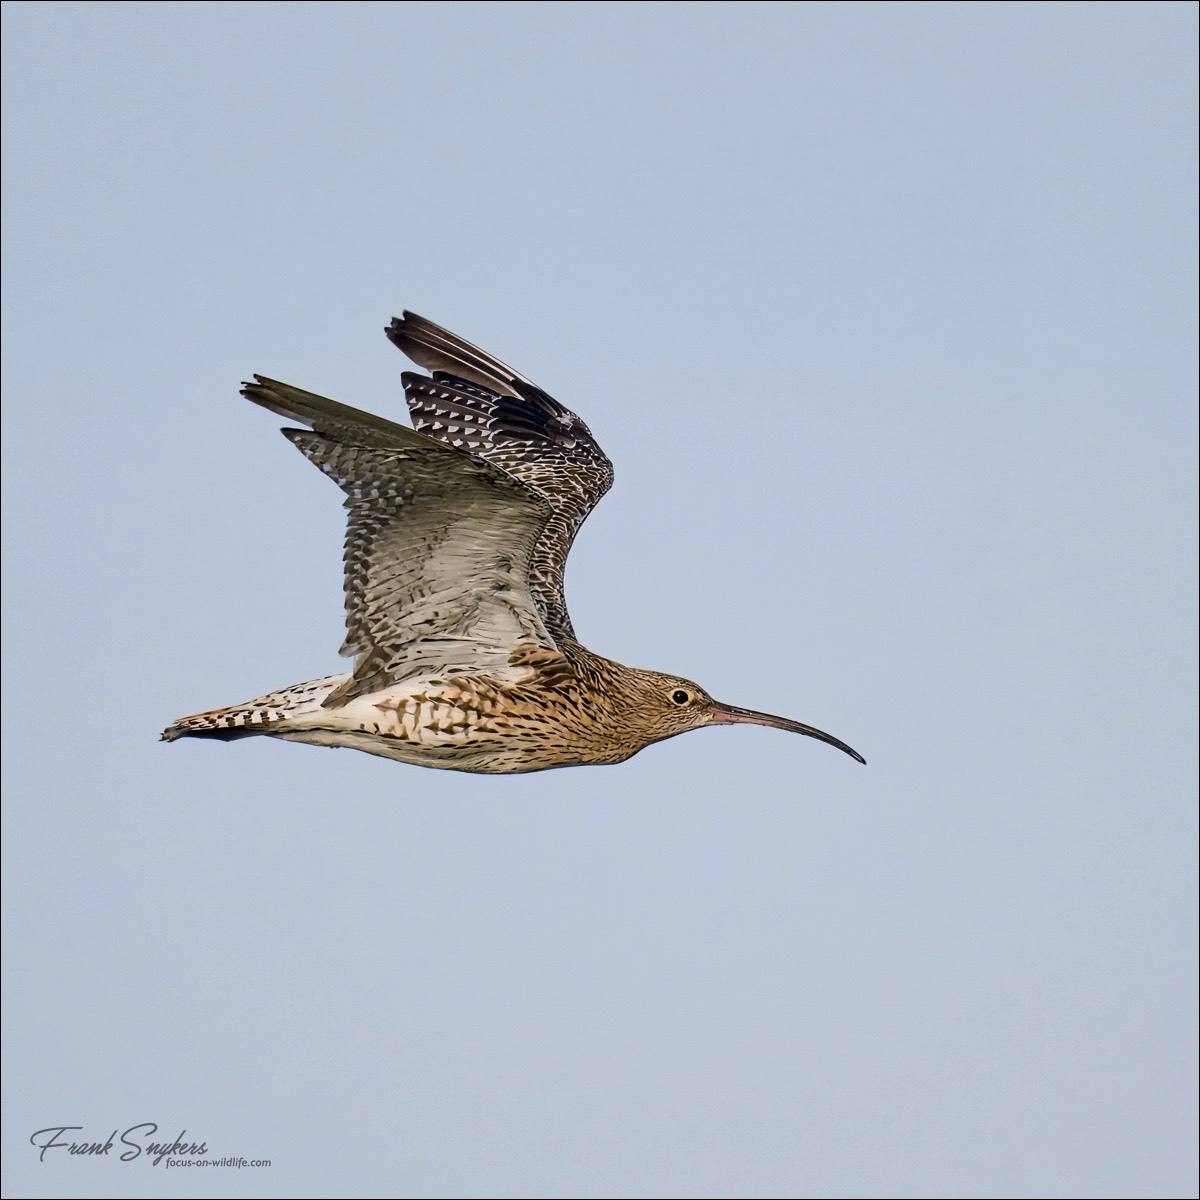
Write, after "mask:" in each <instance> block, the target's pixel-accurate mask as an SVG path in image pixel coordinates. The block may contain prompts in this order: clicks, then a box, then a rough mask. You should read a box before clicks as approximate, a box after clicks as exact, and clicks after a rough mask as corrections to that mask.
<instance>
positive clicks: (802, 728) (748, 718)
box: [712, 704, 867, 767]
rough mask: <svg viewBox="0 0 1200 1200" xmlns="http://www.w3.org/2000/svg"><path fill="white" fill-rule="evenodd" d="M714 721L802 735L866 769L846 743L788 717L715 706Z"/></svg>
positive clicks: (731, 706)
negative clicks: (768, 727) (835, 749)
mask: <svg viewBox="0 0 1200 1200" xmlns="http://www.w3.org/2000/svg"><path fill="white" fill-rule="evenodd" d="M712 711H713V721H714V723H715V724H718V725H769V726H770V727H771V728H772V729H786V730H788V731H789V732H790V733H802V734H804V735H805V736H806V737H811V738H816V739H817V741H819V742H827V743H828V744H829V745H830V746H836V747H837V748H838V749H839V750H840V751H842V753H843V754H848V755H850V757H851V758H853V759H857V760H858V761H859V762H860V763H862V764H863V766H864V767H865V766H866V765H867V760H866V759H865V758H863V756H862V755H861V754H859V752H858V751H857V750H851V749H850V747H849V746H847V745H846V743H845V742H839V741H838V739H837V738H835V737H833V736H832V734H828V733H823V732H822V731H821V730H820V729H814V728H813V727H812V726H811V725H803V724H801V723H800V722H799V721H789V720H788V719H787V717H772V716H770V715H769V714H767V713H760V712H755V711H754V710H753V709H752V708H735V707H734V706H733V705H732V704H714V705H713V710H712Z"/></svg>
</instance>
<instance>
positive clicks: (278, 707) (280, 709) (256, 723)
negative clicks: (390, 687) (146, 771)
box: [161, 675, 347, 742]
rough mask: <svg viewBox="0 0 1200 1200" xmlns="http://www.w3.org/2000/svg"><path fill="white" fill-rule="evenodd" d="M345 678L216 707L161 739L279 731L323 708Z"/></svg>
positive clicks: (181, 720)
mask: <svg viewBox="0 0 1200 1200" xmlns="http://www.w3.org/2000/svg"><path fill="white" fill-rule="evenodd" d="M346 678H347V676H345V675H330V676H327V677H326V678H324V679H314V680H311V681H310V682H308V683H297V684H294V685H293V686H292V687H289V688H283V689H282V690H280V691H278V692H270V693H268V694H267V695H265V696H259V697H258V699H256V700H247V701H246V702H245V703H243V704H234V705H231V706H230V707H229V708H214V709H211V710H209V711H208V712H202V713H194V714H193V715H192V716H190V717H180V718H179V720H178V721H173V722H172V723H171V724H170V725H168V726H167V727H166V729H164V730H163V731H162V735H161V740H162V741H164V742H173V741H176V740H177V739H178V738H182V737H207V738H218V739H219V740H221V741H224V742H231V741H235V740H236V739H237V738H244V737H252V736H253V735H255V734H261V733H275V732H278V731H279V729H280V728H282V727H285V726H286V725H287V724H288V721H289V719H290V718H293V717H296V716H299V715H300V714H302V713H309V712H313V711H315V710H318V709H320V707H321V701H322V700H323V699H324V698H325V697H326V696H327V695H328V694H329V693H330V692H331V691H332V690H333V689H334V688H335V687H337V686H338V684H340V683H343V682H344V681H345V680H346Z"/></svg>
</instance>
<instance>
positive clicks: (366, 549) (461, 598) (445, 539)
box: [242, 375, 556, 705]
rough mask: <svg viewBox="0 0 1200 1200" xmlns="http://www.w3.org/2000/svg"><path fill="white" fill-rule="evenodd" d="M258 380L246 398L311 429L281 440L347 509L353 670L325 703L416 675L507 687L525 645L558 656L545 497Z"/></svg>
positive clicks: (342, 409)
mask: <svg viewBox="0 0 1200 1200" xmlns="http://www.w3.org/2000/svg"><path fill="white" fill-rule="evenodd" d="M255 379H256V380H257V383H251V384H246V385H245V387H244V389H243V391H242V395H244V396H245V397H246V398H247V399H248V400H253V401H254V403H255V404H261V405H262V406H263V407H264V408H269V409H271V411H272V412H277V413H279V414H280V415H282V416H285V417H289V418H291V419H292V420H295V421H299V422H302V423H303V424H304V425H307V426H308V429H309V430H311V431H312V432H309V431H308V430H302V429H285V430H284V431H283V432H284V434H285V435H286V436H287V437H288V438H289V439H290V440H291V441H292V442H293V443H294V444H295V445H296V446H297V447H298V448H299V449H300V450H301V451H302V452H303V453H304V454H305V455H306V456H307V457H308V458H309V459H311V460H312V461H313V462H314V463H316V465H317V466H318V467H320V468H321V470H322V471H324V472H325V474H326V475H328V476H330V478H332V479H334V480H335V481H336V482H337V484H338V485H339V486H340V487H341V489H342V490H343V491H344V492H345V493H346V496H347V499H346V507H347V508H348V509H349V510H350V519H349V527H348V529H347V531H346V554H345V560H346V585H345V586H346V640H345V643H344V644H343V646H342V653H343V654H353V655H354V671H353V674H352V675H351V678H350V680H349V682H348V683H346V684H344V685H343V686H342V687H341V688H339V689H338V690H337V691H335V692H334V693H333V694H332V695H331V696H330V697H329V699H328V700H327V701H326V704H330V705H338V704H344V703H345V702H346V701H347V700H350V699H352V698H353V697H355V696H360V695H364V694H366V693H369V692H375V691H379V690H381V689H382V688H385V687H388V686H390V685H392V684H395V683H399V682H401V681H403V680H405V679H410V678H414V677H417V676H421V675H429V674H435V675H456V674H466V673H470V674H476V673H483V674H489V675H493V676H497V677H500V678H505V677H507V676H509V675H512V674H514V672H516V673H517V674H519V673H520V671H519V670H518V668H517V667H516V664H515V663H513V661H512V656H513V652H514V650H516V648H517V646H518V645H521V646H523V647H530V646H533V647H540V648H542V649H545V650H549V651H555V650H556V646H555V643H554V641H553V639H552V638H551V636H550V634H549V632H548V631H547V629H546V626H545V623H544V621H543V620H542V616H541V614H540V612H539V610H538V608H537V606H536V604H535V603H534V599H533V596H532V595H531V592H530V585H529V573H530V559H531V557H532V554H533V549H534V546H535V545H536V544H537V542H538V540H539V538H540V537H541V535H542V532H543V530H544V529H545V528H546V525H547V523H548V521H549V519H550V516H551V510H550V506H549V504H547V502H546V501H545V500H544V499H543V498H542V497H541V496H539V495H537V494H536V493H535V492H533V491H531V490H530V489H529V488H528V487H526V486H525V485H524V484H522V483H520V482H518V481H517V480H515V479H513V478H512V477H511V476H508V475H506V474H505V473H504V472H503V471H501V470H499V469H497V468H496V467H493V466H492V465H490V464H489V463H486V462H482V461H480V460H478V459H475V458H472V457H470V456H469V455H467V454H464V453H462V452H461V451H459V450H455V449H452V448H449V447H447V446H444V445H442V444H441V443H440V442H436V441H434V440H432V439H431V438H427V437H424V436H423V435H422V434H420V433H415V432H414V431H413V430H411V429H408V428H406V427H405V426H403V425H396V424H394V423H393V422H391V421H385V420H383V419H382V418H381V417H375V416H372V415H371V414H370V413H365V412H361V411H359V410H358V409H354V408H350V407H348V406H347V405H344V404H338V403H337V402H336V401H333V400H326V399H324V398H323V397H321V396H314V395H313V394H312V393H311V392H302V391H300V389H298V388H293V387H289V386H288V385H287V384H284V383H277V382H275V381H274V380H271V379H264V378H263V377H262V376H261V375H256V376H255ZM523 653H525V654H528V649H525V650H523ZM518 657H520V656H518Z"/></svg>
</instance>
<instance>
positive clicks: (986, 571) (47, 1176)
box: [3, 3, 1198, 1197]
mask: <svg viewBox="0 0 1200 1200" xmlns="http://www.w3.org/2000/svg"><path fill="white" fill-rule="evenodd" d="M1195 39H1196V8H1195V6H1194V5H1191V4H1163V3H1157V4H1156V3H1130V4H1125V3H1116V4H1089V3H1069V4H1049V5H1044V4H1020V5H1007V4H1005V5H992V4H941V3H939V4H929V5H926V4H893V5H875V4H852V5H842V4H811V5H808V4H805V5H800V4H755V3H737V4H726V3H715V4H695V3H670V4H658V3H645V4H624V3H603V4H591V3H579V4H505V3H498V4H457V3H439V4H352V3H339V4H326V3H305V4H289V3H277V4H186V3H173V4H146V5H130V4H120V3H106V4H35V3H23V4H10V5H6V6H5V9H4V39H3V40H4V80H5V82H4V89H5V90H4V100H5V147H6V156H7V158H6V163H5V176H4V177H5V201H4V203H5V210H4V217H5V241H4V261H5V289H4V328H5V355H4V426H5V429H4V433H5V436H4V456H5V472H4V502H5V513H6V544H7V558H6V578H5V594H4V599H5V603H4V609H3V615H4V631H5V649H6V655H5V672H6V674H5V710H4V721H5V733H6V735H7V737H6V756H5V768H4V769H5V777H4V778H5V788H4V798H5V801H6V816H5V825H4V853H5V866H6V874H7V906H6V924H5V933H6V938H5V952H6V967H7V971H6V978H7V1003H6V1013H7V1016H6V1021H7V1024H6V1047H5V1048H6V1054H5V1063H6V1072H7V1074H6V1087H5V1091H6V1096H5V1104H4V1116H3V1122H4V1124H3V1149H4V1171H5V1176H4V1194H5V1195H6V1196H30V1197H34V1196H37V1197H41V1196H46V1197H51V1196H84V1197H93V1196H95V1197H108V1196H112V1197H117V1196H119V1197H137V1196H155V1197H161V1196H176V1195H178V1196H216V1197H242V1196H246V1197H252V1196H253V1197H256V1196H263V1197H283V1196H301V1197H321V1196H330V1195H342V1196H350V1197H377V1196H378V1197H383V1196H401V1197H453V1196H478V1197H562V1196H579V1197H590V1196H596V1197H600V1196H614V1195H615V1196H621V1197H675V1196H694V1197H743V1196H745V1197H807V1196H812V1197H862V1196H879V1197H907V1196H920V1197H942V1196H945V1197H954V1196H973V1197H990V1196H997V1197H1000V1196H1037V1197H1041V1196H1063V1197H1091V1196H1095V1197H1114V1196H1122V1197H1123V1196H1130V1197H1135V1196H1138V1197H1140V1196H1153V1197H1176V1196H1178V1197H1192V1196H1195V1194H1196V1190H1197V1186H1198V1185H1197V1176H1196V1164H1195V1153H1194V1136H1195V1123H1196V1091H1195V1087H1196V1053H1197V1044H1196V1026H1195V1015H1196V949H1195V934H1196V902H1195V884H1196V849H1195V842H1196V815H1195V814H1196V783H1197V781H1196V768H1195V763H1196V756H1195V745H1196V743H1195V729H1196V716H1197V713H1196V700H1195V666H1196V635H1195V621H1194V618H1195V573H1196V540H1195V539H1196V504H1195V494H1196V493H1195V457H1196V373H1195V353H1196V334H1195V331H1196V322H1197V313H1196V293H1195V285H1196V276H1195V254H1196V232H1195V199H1196V152H1195V141H1196V131H1197V126H1196V111H1195V89H1196V67H1195ZM405 307H407V308H411V309H414V310H416V311H417V312H420V313H422V314H424V315H426V316H429V317H431V318H432V319H434V320H436V321H439V322H442V323H443V324H446V325H448V326H449V327H450V328H452V329H454V330H455V331H457V332H460V333H461V334H463V335H464V336H465V337H467V338H469V339H470V340H472V341H474V342H477V343H479V344H480V345H483V346H485V347H487V348H488V349H489V350H491V351H493V352H495V353H496V354H498V355H500V356H501V357H502V358H504V359H506V360H507V361H509V362H511V363H512V364H513V365H514V366H515V367H516V368H517V369H518V370H520V371H522V372H524V373H525V374H527V375H529V376H531V377H532V378H534V379H535V380H537V381H538V383H539V384H541V385H542V386H543V387H545V388H546V389H547V390H549V391H550V392H551V393H552V394H553V395H555V396H556V397H558V398H559V399H560V400H562V401H563V402H564V403H566V404H567V405H568V406H570V407H571V408H573V409H575V410H576V411H578V412H579V413H580V414H581V415H583V417H584V418H585V420H587V422H588V423H589V424H590V426H591V428H592V430H593V432H594V433H595V435H596V437H597V438H598V440H599V441H600V443H601V444H602V445H603V446H604V448H605V449H606V451H607V452H608V453H609V455H610V457H611V458H612V459H613V461H614V463H615V466H616V474H617V482H616V485H615V487H614V489H613V491H612V493H611V494H610V496H609V497H608V498H607V499H605V500H604V502H603V503H602V504H601V505H600V507H599V508H598V510H597V511H596V513H595V514H594V516H593V517H592V518H591V519H590V520H589V522H588V524H587V525H586V526H585V528H584V530H583V532H582V533H581V535H580V537H579V540H578V541H577V543H576V547H575V551H574V557H573V560H572V565H571V569H570V571H569V573H568V580H567V583H568V598H569V600H570V603H571V609H572V614H573V617H574V621H575V626H576V629H577V630H578V631H579V634H580V636H581V637H582V639H583V640H584V641H585V643H586V644H587V645H589V646H590V647H591V648H592V649H594V650H596V651H597V652H599V653H603V654H607V655H610V656H611V657H614V658H617V659H619V660H621V661H623V662H627V663H630V664H634V665H638V666H643V667H653V668H656V669H660V670H666V671H671V672H677V673H679V674H683V675H686V676H688V677H691V678H694V679H696V680H698V681H699V682H700V683H701V684H703V685H704V686H705V687H706V688H707V689H708V690H710V691H711V692H712V693H713V694H714V695H715V696H717V697H718V698H719V699H721V700H723V701H726V702H729V703H733V704H740V705H748V706H752V707H755V708H760V709H764V710H767V711H769V712H777V713H781V714H785V715H787V716H791V717H794V718H796V719H798V720H802V721H807V722H810V723H812V724H815V725H817V726H819V727H821V728H822V729H827V730H829V731H830V732H831V733H833V734H835V735H836V736H838V737H840V738H843V739H845V740H846V741H848V742H849V743H850V744H851V745H853V746H854V747H856V748H857V749H859V750H861V751H862V752H863V754H864V755H865V756H866V757H867V759H868V762H869V765H868V766H867V767H865V768H864V767H860V766H859V765H858V764H857V763H855V762H853V761H851V760H850V759H849V758H847V757H846V756H845V755H842V754H839V753H837V752H836V751H835V750H833V749H831V748H830V747H828V746H823V745H820V744H819V743H817V742H815V741H812V740H809V739H805V738H798V737H794V736H790V735H787V734H784V733H781V732H778V731H775V730H768V729H762V728H750V727H731V728H723V729H714V730H706V731H703V732H699V733H694V734H689V735H688V736H686V737H681V738H676V739H673V740H671V741H668V742H665V743H662V744H661V745H658V746H655V747H652V748H650V749H648V750H646V751H645V752H644V753H642V754H641V755H639V756H638V757H636V758H634V759H632V760H631V761H629V762H628V763H625V764H623V765H621V766H617V767H605V768H584V769H576V770H567V771H552V772H546V773H543V774H539V775H529V776H513V777H508V778H490V777H485V776H468V775H461V774H456V773H453V772H437V771H429V770H422V769H420V768H416V767H409V766H404V765H401V764H398V763H392V762H388V761H385V760H383V759H377V758H372V757H369V756H367V755H363V754H358V753H354V752H352V751H349V750H338V751H335V752H330V751H327V750H323V749H317V748H313V747H308V746H298V745H289V744H286V743H282V742H277V741H274V740H271V739H267V738H262V739H250V740H247V741H243V742H240V743H236V744H232V745H223V744H215V743H211V742H202V741H184V742H180V743H177V744H173V745H164V744H161V743H159V742H158V741H157V738H158V733H159V731H160V730H161V729H162V727H163V726H164V725H166V724H167V723H168V722H169V721H171V720H172V719H173V718H175V717H178V716H180V715H182V714H184V713H189V712H195V711H197V710H200V709H204V708H208V707H213V706H217V705H222V704H232V703H235V702H238V701H241V700H244V699H246V698H248V697H251V696H254V695H257V694H259V693H261V692H263V691H266V690H269V689H271V688H274V687H278V686H280V685H283V684H287V683H292V682H295V681H298V680H302V679H308V678H312V677H315V676H319V675H322V674H326V673H330V672H333V671H337V670H341V669H342V660H339V659H338V658H337V655H336V651H337V647H338V644H339V642H340V640H341V637H342V632H343V630H342V613H341V592H342V581H341V570H340V557H341V548H340V543H341V536H342V522H343V513H342V509H341V507H340V503H339V501H340V499H341V497H340V496H339V494H338V492H337V490H336V488H334V487H333V486H332V485H331V484H330V482H329V480H327V479H324V478H323V477H322V476H321V475H320V473H318V472H317V471H315V470H313V468H312V467H311V465H309V464H308V463H306V462H305V461H304V459H303V458H302V457H301V456H300V455H298V454H297V453H296V452H295V450H294V449H292V447H290V446H289V445H288V444H287V442H286V441H285V440H284V439H283V438H281V437H280V436H279V434H278V432H277V429H278V427H279V425H280V424H281V421H280V420H279V419H278V418H276V417H274V416H273V415H272V414H270V413H267V412H264V411H262V410H261V409H258V408H254V407H253V406H251V405H248V404H246V403H245V402H244V401H243V400H241V399H240V398H239V396H238V385H239V382H240V381H241V380H242V379H245V378H247V377H248V376H249V374H250V373H252V372H255V371H257V372H261V373H264V374H268V375H272V376H274V377H276V378H280V379H284V380H287V381H289V382H291V383H294V384H296V385H298V386H300V387H303V388H307V389H309V390H312V391H316V392H320V393H323V394H326V395H331V396H333V397H335V398H338V399H341V400H344V401H347V402H350V403H353V404H358V405H361V406H364V407H367V408H371V409H373V410H375V411H378V412H380V413H383V414H385V415H388V416H391V417H398V416H399V415H400V414H403V413H404V405H403V399H402V393H401V388H400V373H401V371H402V370H404V369H406V368H407V367H408V365H409V364H408V363H407V362H406V361H405V360H404V359H403V357H402V356H401V355H400V354H399V353H398V352H397V351H396V350H395V349H393V348H392V347H391V346H390V345H389V344H388V343H387V341H386V339H385V338H384V335H383V327H384V325H385V324H386V323H387V321H388V319H389V318H390V317H391V316H393V314H397V313H398V312H399V311H400V310H401V309H402V308H405ZM143 1123H154V1124H156V1125H157V1126H158V1127H159V1136H160V1138H162V1139H171V1140H173V1139H174V1137H175V1136H176V1135H177V1134H179V1133H180V1132H181V1131H183V1130H186V1131H187V1137H186V1139H185V1140H188V1141H192V1140H195V1141H196V1142H197V1143H203V1144H204V1145H205V1146H206V1147H207V1150H208V1155H207V1157H209V1158H226V1157H230V1156H232V1157H235V1158H236V1157H245V1158H246V1159H248V1160H257V1159H269V1160H270V1161H271V1165H270V1166H269V1167H258V1168H250V1167H247V1168H241V1169H239V1168H233V1167H216V1166H214V1167H209V1168H206V1169H203V1170H201V1169H192V1170H186V1171H185V1170H183V1169H174V1170H170V1171H168V1170H167V1168H166V1167H165V1165H160V1166H159V1167H157V1168H156V1167H154V1166H153V1165H152V1164H151V1163H150V1162H149V1161H148V1156H147V1155H145V1154H143V1155H141V1156H140V1157H139V1158H138V1159H137V1160H136V1161H132V1162H122V1161H120V1160H119V1159H118V1158H117V1157H116V1155H117V1152H118V1151H119V1150H120V1146H119V1145H118V1146H117V1147H116V1148H115V1149H114V1151H113V1152H112V1153H110V1154H109V1155H108V1156H96V1157H90V1158H78V1157H74V1158H73V1157H70V1156H69V1155H68V1154H67V1153H66V1152H65V1151H63V1150H55V1149H51V1150H49V1151H48V1152H47V1153H46V1155H45V1161H44V1162H39V1161H38V1151H37V1149H35V1148H34V1147H33V1146H31V1145H30V1136H31V1135H32V1134H34V1133H35V1131H38V1130H43V1129H46V1128H51V1127H56V1126H80V1127H81V1132H80V1133H79V1134H77V1135H75V1136H79V1137H82V1138H86V1139H87V1140H104V1139H106V1138H107V1137H108V1136H109V1135H110V1134H112V1133H113V1132H114V1131H117V1132H118V1134H119V1133H120V1132H123V1131H125V1130H127V1129H129V1128H131V1127H133V1126H137V1125H140V1124H143ZM143 1134H144V1131H143ZM143 1134H135V1135H131V1136H133V1137H134V1139H135V1141H136V1140H137V1139H138V1138H139V1137H141V1138H142V1141H143V1143H144V1142H146V1141H149V1140H154V1139H153V1138H149V1137H145V1136H143Z"/></svg>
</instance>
